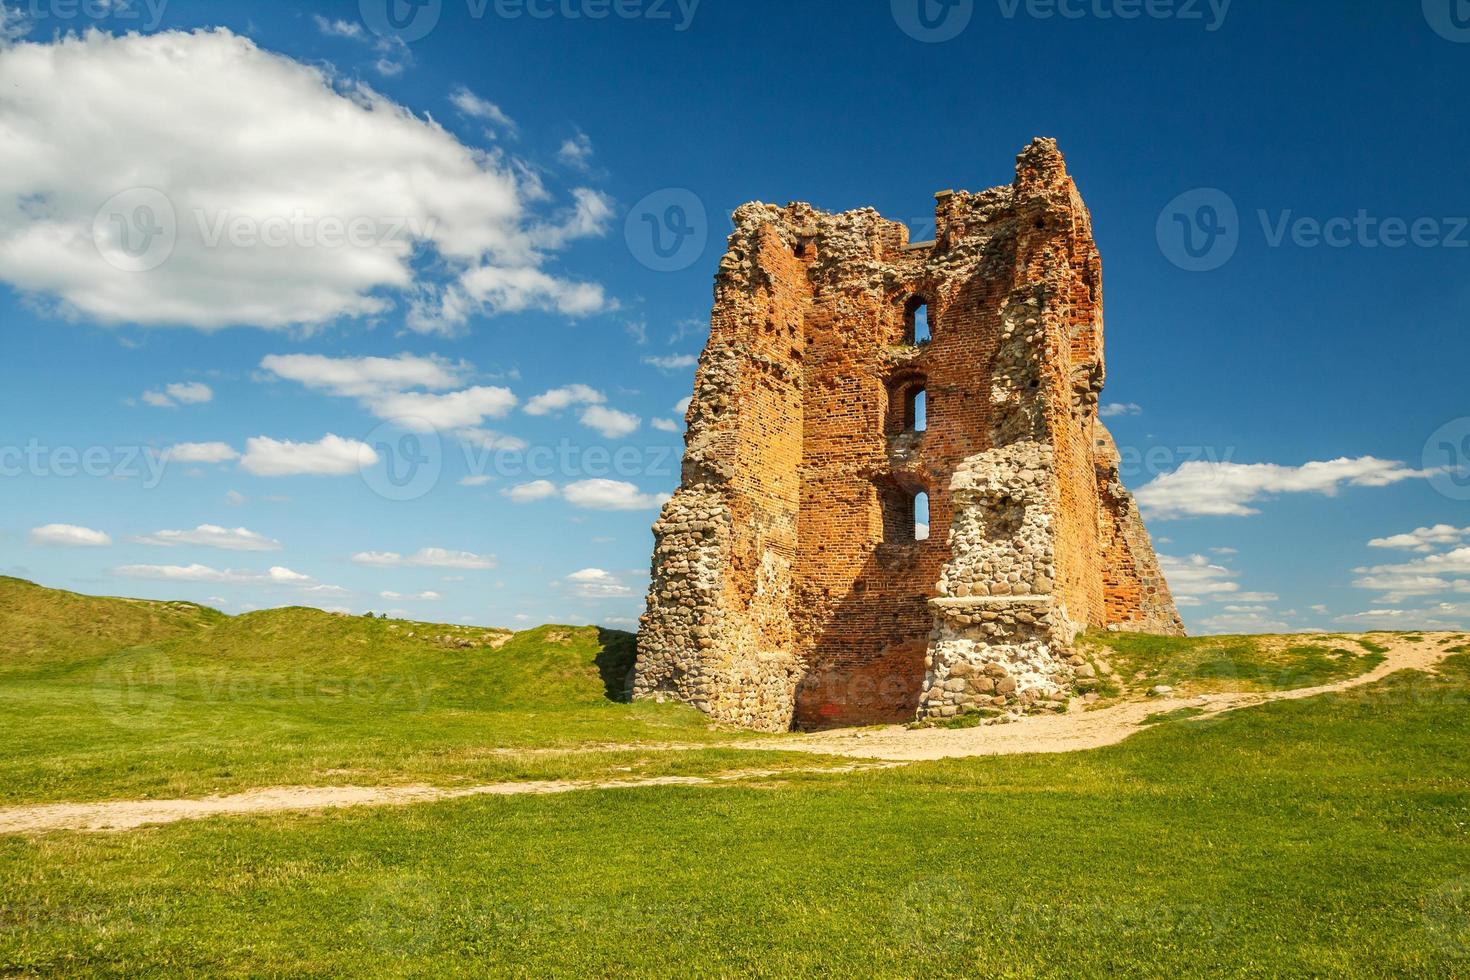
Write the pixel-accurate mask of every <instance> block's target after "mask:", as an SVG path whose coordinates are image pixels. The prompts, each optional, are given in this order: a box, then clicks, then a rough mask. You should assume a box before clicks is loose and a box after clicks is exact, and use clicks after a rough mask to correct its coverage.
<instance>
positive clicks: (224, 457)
mask: <svg viewBox="0 0 1470 980" xmlns="http://www.w3.org/2000/svg"><path fill="white" fill-rule="evenodd" d="M163 456H164V458H165V459H167V460H168V461H169V462H170V463H228V462H230V461H231V460H235V459H239V458H240V454H239V453H238V452H236V451H235V448H234V447H233V446H231V445H229V444H228V443H224V442H181V443H178V444H176V445H173V446H169V447H168V448H167V449H165V450H164V451H163Z"/></svg>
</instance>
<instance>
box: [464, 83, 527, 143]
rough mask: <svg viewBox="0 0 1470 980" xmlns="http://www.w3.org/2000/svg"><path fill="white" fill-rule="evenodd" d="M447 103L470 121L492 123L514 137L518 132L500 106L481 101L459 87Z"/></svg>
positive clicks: (473, 94) (513, 122)
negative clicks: (451, 104)
mask: <svg viewBox="0 0 1470 980" xmlns="http://www.w3.org/2000/svg"><path fill="white" fill-rule="evenodd" d="M449 101H450V102H453V103H454V107H455V108H456V109H458V110H459V111H460V112H462V113H464V114H465V115H466V116H469V117H470V118H471V119H478V120H480V121H481V122H487V123H492V124H494V125H496V126H499V127H500V128H501V129H503V130H505V131H506V132H507V133H509V134H510V135H512V136H514V135H515V134H516V132H517V131H518V127H517V126H516V124H515V120H513V119H511V118H510V116H507V115H506V114H505V113H504V112H503V111H501V108H500V106H498V105H496V104H495V103H494V102H491V101H489V100H488V99H482V98H480V97H479V96H478V95H476V94H475V93H474V92H471V91H470V90H469V89H467V88H465V87H464V86H463V85H461V86H460V87H459V88H457V89H455V90H454V92H453V93H452V94H451V95H450V96H449Z"/></svg>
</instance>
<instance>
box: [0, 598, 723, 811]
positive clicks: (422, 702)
mask: <svg viewBox="0 0 1470 980" xmlns="http://www.w3.org/2000/svg"><path fill="white" fill-rule="evenodd" d="M633 653H634V640H633V637H632V636H631V634H628V633H621V632H616V631H611V630H601V629H598V628H596V627H571V626H544V627H540V628H538V629H533V630H527V631H525V632H520V633H512V632H510V631H508V630H496V629H482V628H474V627H463V626H446V625H442V624H432V623H419V622H410V621H406V620H383V619H368V618H365V617H347V616H339V615H333V614H330V613H325V612H321V611H318V610H315V609H302V608H286V609H272V610H268V611H263V612H253V613H248V614H245V615H241V616H233V617H232V616H226V615H224V614H222V613H219V612H216V611H214V610H211V609H206V608H203V607H201V606H196V605H192V604H189V603H177V602H147V601H141V600H131V599H111V598H98V597H92V596H82V595H76V594H73V593H68V592H59V591H56V590H52V589H45V588H41V587H40V586H36V585H33V584H31V583H28V582H22V581H20V580H17V579H0V727H3V728H4V730H5V732H6V738H5V739H4V740H3V741H0V802H15V801H22V800H24V801H35V800H49V799H68V800H85V799H100V798H108V797H119V796H122V797H126V796H139V797H143V796H160V795H168V796H179V795H184V796H188V795H198V794H201V793H211V792H217V791H228V790H231V789H237V788H245V787H252V786H263V785H274V784H282V783H288V782H297V783H302V782H304V783H310V784H314V785H319V784H333V783H350V782H361V781H373V782H394V781H414V780H423V779H427V780H431V781H433V780H439V779H449V780H451V781H459V780H464V781H477V780H478V781H484V780H487V779H488V780H493V779H497V778H510V777H514V776H518V775H524V774H532V775H541V776H548V777H549V776H555V775H565V774H569V773H573V774H574V773H575V772H577V771H579V770H580V769H581V768H584V767H580V766H579V765H578V764H577V761H578V760H576V759H574V758H570V757H568V758H565V759H560V760H558V759H557V758H556V757H555V756H548V757H547V758H546V759H545V760H534V759H526V758H522V757H519V756H517V755H515V754H514V752H513V751H506V750H515V749H518V748H524V749H533V748H534V749H537V750H548V749H556V748H557V747H561V746H582V745H585V744H586V743H587V742H589V741H590V742H595V741H605V742H617V743H620V744H632V745H637V744H639V743H642V742H648V741H667V740H669V739H672V738H677V739H680V740H685V741H687V740H706V739H713V738H715V737H717V735H718V733H716V732H714V731H712V730H710V728H709V726H708V725H707V724H706V722H705V719H704V717H703V716H702V715H700V714H698V713H697V712H695V711H693V710H692V709H689V708H686V707H683V706H680V705H655V704H637V705H629V704H624V703H620V702H621V701H622V696H623V686H624V681H625V679H626V677H627V674H628V671H629V670H630V669H631V667H632V662H633ZM487 746H494V747H496V750H495V751H491V750H489V749H487V748H486V747H487ZM610 758H611V756H610V757H609V758H608V759H601V760H594V759H592V758H590V757H589V758H588V759H587V760H586V762H587V765H589V766H590V765H593V764H594V762H601V763H603V764H605V763H606V762H608V761H609V759H610Z"/></svg>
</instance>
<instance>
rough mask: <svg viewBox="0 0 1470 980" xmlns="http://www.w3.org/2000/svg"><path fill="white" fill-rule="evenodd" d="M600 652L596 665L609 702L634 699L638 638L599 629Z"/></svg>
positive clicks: (619, 631)
mask: <svg viewBox="0 0 1470 980" xmlns="http://www.w3.org/2000/svg"><path fill="white" fill-rule="evenodd" d="M597 643H598V645H599V646H600V647H601V648H602V649H601V650H599V651H598V653H597V657H596V659H595V661H594V662H595V663H596V664H597V672H598V673H599V674H600V675H601V676H602V689H603V693H604V694H605V695H606V697H607V699H608V700H609V701H617V702H619V703H626V702H628V701H631V700H632V699H633V661H634V659H635V658H636V657H637V655H638V638H637V637H636V636H634V635H633V634H632V633H624V632H623V631H622V630H609V629H602V628H600V627H599V628H598V630H597Z"/></svg>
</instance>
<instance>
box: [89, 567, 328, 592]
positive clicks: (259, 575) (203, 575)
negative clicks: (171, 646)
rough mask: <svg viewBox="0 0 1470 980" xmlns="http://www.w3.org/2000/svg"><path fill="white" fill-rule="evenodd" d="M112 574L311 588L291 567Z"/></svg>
mask: <svg viewBox="0 0 1470 980" xmlns="http://www.w3.org/2000/svg"><path fill="white" fill-rule="evenodd" d="M113 574H115V575H119V576H121V577H123V578H142V579H157V580H162V581H169V582H226V583H231V584H235V585H295V586H302V587H310V586H311V585H312V582H313V580H312V577H311V576H310V575H302V574H301V573H300V572H293V571H292V570H291V569H289V568H282V567H280V566H276V567H274V568H271V569H269V570H268V571H264V572H250V571H235V570H232V569H218V568H211V567H210V566H208V565H198V564H195V565H123V566H121V567H119V568H116V569H113ZM316 590H317V591H320V592H329V591H335V590H336V586H324V587H319V588H317V589H316Z"/></svg>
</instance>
